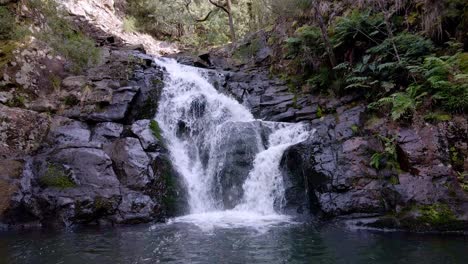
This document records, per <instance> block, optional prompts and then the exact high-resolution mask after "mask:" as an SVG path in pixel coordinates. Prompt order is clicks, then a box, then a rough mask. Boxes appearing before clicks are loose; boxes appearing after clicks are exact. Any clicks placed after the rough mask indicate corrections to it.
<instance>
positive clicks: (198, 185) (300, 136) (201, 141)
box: [156, 59, 311, 222]
mask: <svg viewBox="0 0 468 264" xmlns="http://www.w3.org/2000/svg"><path fill="white" fill-rule="evenodd" d="M157 63H158V64H159V65H160V66H162V67H164V68H165V69H166V76H165V87H164V90H163V92H162V95H161V99H160V103H159V109H158V114H157V116H156V121H157V122H158V123H159V126H160V128H161V130H162V132H163V137H164V138H165V143H166V145H167V147H168V149H169V151H170V155H171V159H172V163H173V165H174V167H175V168H176V170H177V171H178V172H179V173H180V174H181V175H182V176H183V178H184V180H185V183H186V186H187V190H188V197H189V198H188V199H189V201H188V202H189V206H190V213H191V215H192V216H193V215H201V214H204V215H207V214H209V215H210V216H209V217H205V220H206V219H207V218H209V219H210V221H217V220H219V219H223V218H229V219H231V220H232V219H233V218H236V217H240V218H242V219H243V220H242V222H246V221H245V219H244V216H246V215H248V216H252V215H256V216H266V215H269V216H274V217H273V218H275V217H276V216H279V214H278V213H277V210H278V209H279V207H280V206H281V203H282V200H283V196H284V195H283V194H284V186H283V179H282V175H281V172H280V168H279V163H280V161H281V157H282V155H283V153H284V151H285V150H286V149H287V148H288V147H289V146H291V145H294V144H297V143H299V142H301V141H304V140H306V139H307V138H308V137H309V136H310V134H311V133H310V131H309V130H308V129H307V128H306V126H305V125H303V124H287V123H275V122H264V121H260V120H255V119H254V117H253V115H252V114H251V113H250V111H249V110H248V109H247V108H246V107H245V106H243V105H241V104H240V103H238V102H237V101H236V100H234V99H233V98H231V97H229V96H226V95H224V94H222V93H220V92H218V91H217V90H216V89H215V88H214V87H213V86H212V85H211V84H210V83H209V81H208V80H207V74H206V71H205V70H202V69H198V68H194V67H189V66H184V65H180V64H178V63H177V62H176V61H175V60H171V59H160V60H158V61H157ZM248 165H251V167H249V168H250V171H245V168H247V167H248ZM230 166H232V168H231V167H230ZM238 174H243V175H238ZM228 176H229V177H230V178H226V177H228ZM187 217H189V218H190V216H187ZM187 217H186V218H187Z"/></svg>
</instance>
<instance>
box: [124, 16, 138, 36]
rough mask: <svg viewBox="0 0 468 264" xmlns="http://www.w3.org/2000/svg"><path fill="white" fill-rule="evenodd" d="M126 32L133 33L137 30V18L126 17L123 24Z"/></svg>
mask: <svg viewBox="0 0 468 264" xmlns="http://www.w3.org/2000/svg"><path fill="white" fill-rule="evenodd" d="M122 29H123V31H124V32H127V33H132V32H135V31H137V26H136V19H135V18H134V17H131V16H130V17H125V18H124V21H123V25H122Z"/></svg>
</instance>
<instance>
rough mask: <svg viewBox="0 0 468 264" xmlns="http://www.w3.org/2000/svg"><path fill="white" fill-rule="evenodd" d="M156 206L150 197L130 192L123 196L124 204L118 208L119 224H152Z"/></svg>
mask: <svg viewBox="0 0 468 264" xmlns="http://www.w3.org/2000/svg"><path fill="white" fill-rule="evenodd" d="M155 206H156V204H155V203H154V202H153V200H151V198H150V197H149V196H147V195H144V194H141V193H139V192H133V191H128V192H127V193H125V194H124V195H123V196H122V202H121V203H120V205H119V207H118V210H119V214H118V217H117V223H120V224H137V223H147V222H150V221H152V220H153V219H154V216H153V214H154V207H155Z"/></svg>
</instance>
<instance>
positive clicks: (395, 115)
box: [369, 85, 427, 120]
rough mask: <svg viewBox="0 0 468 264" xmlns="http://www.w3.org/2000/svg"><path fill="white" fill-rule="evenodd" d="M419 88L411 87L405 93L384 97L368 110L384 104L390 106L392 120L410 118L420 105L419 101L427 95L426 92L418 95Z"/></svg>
mask: <svg viewBox="0 0 468 264" xmlns="http://www.w3.org/2000/svg"><path fill="white" fill-rule="evenodd" d="M419 88H420V87H419V86H417V85H411V86H410V87H408V89H406V91H405V92H398V93H394V94H392V95H390V96H389V97H384V98H382V99H380V100H378V101H377V102H375V103H372V104H370V105H369V107H370V108H374V109H376V108H378V107H381V106H384V105H386V104H390V105H391V106H392V110H391V116H392V119H393V120H398V119H400V118H402V117H405V116H406V117H407V116H411V115H412V114H413V112H414V111H415V110H416V108H417V107H418V106H419V105H420V104H421V99H422V98H423V97H424V96H426V95H427V93H426V92H423V93H420V92H419Z"/></svg>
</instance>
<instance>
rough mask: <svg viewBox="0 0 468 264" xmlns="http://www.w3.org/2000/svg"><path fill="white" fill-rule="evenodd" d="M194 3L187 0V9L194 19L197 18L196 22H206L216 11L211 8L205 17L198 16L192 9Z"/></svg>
mask: <svg viewBox="0 0 468 264" xmlns="http://www.w3.org/2000/svg"><path fill="white" fill-rule="evenodd" d="M191 3H192V0H185V8H186V9H187V12H188V13H189V15H190V16H191V17H192V19H193V20H195V22H205V21H207V20H208V19H209V18H210V16H211V14H213V13H214V11H213V10H211V11H210V12H208V14H206V16H205V17H204V18H196V17H195V16H194V15H193V14H192V12H191V11H190V4H191Z"/></svg>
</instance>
